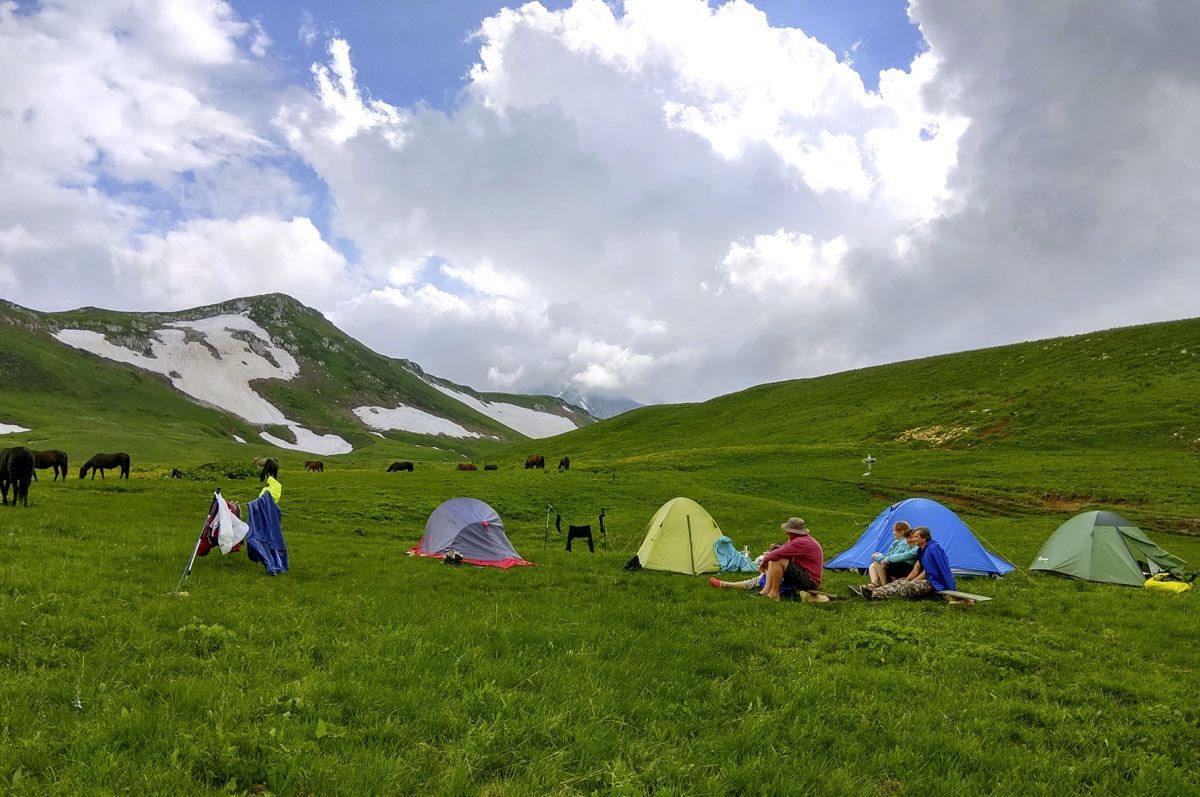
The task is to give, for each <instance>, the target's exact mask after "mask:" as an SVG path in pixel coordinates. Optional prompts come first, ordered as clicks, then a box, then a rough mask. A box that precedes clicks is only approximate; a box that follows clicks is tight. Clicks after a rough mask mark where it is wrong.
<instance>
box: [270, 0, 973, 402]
mask: <svg viewBox="0 0 1200 797" xmlns="http://www.w3.org/2000/svg"><path fill="white" fill-rule="evenodd" d="M479 39H480V42H481V50H480V62H479V64H477V65H476V66H475V67H474V68H473V69H472V70H471V73H470V82H469V84H468V86H467V90H466V91H465V93H464V94H463V95H462V98H461V104H460V105H459V106H458V107H457V108H455V109H454V110H453V111H452V112H450V113H444V112H441V111H436V110H432V109H429V108H424V107H417V108H413V109H400V108H394V107H392V106H390V105H387V104H386V103H384V102H383V101H381V100H370V101H368V100H367V99H365V97H366V96H367V90H366V89H364V88H362V87H360V86H359V85H358V84H357V81H356V78H355V73H354V69H353V65H352V63H351V61H350V55H349V54H350V50H349V48H348V46H347V45H345V44H344V43H339V42H337V41H335V42H334V44H333V45H332V46H331V47H330V50H329V53H330V55H329V61H328V63H327V64H323V65H319V66H317V67H315V68H314V73H315V74H316V75H317V83H316V85H315V88H314V90H313V92H312V93H311V95H310V96H309V97H307V98H297V99H296V101H295V102H292V103H291V104H289V105H288V106H287V107H286V108H285V109H284V110H283V111H282V112H281V113H280V114H279V115H278V116H277V124H278V125H279V126H280V129H281V131H283V133H284V135H285V136H286V137H287V139H288V140H289V142H290V143H291V144H292V146H293V147H294V148H295V150H296V151H297V152H298V153H300V154H301V155H302V156H303V157H304V158H305V160H306V162H307V163H308V164H309V165H310V166H311V167H312V168H314V169H315V170H316V171H317V172H318V173H319V174H320V175H321V177H322V179H323V180H324V181H325V182H326V183H327V184H328V185H329V187H330V189H331V191H332V192H333V195H334V196H335V197H336V200H337V208H338V212H337V216H336V218H335V223H336V227H337V232H338V234H339V235H343V236H345V237H347V238H349V239H351V240H353V241H354V243H355V246H356V247H357V249H358V251H359V252H361V253H362V267H363V270H364V272H365V273H366V274H368V275H374V277H375V279H377V280H380V281H386V282H388V283H390V284H389V285H387V286H386V287H376V288H375V289H374V290H373V291H372V292H370V293H367V294H364V295H363V296H362V297H360V298H359V299H356V300H354V301H352V302H348V303H346V304H344V305H343V306H341V307H340V308H338V309H337V310H336V311H334V313H333V314H332V315H333V316H334V317H335V320H338V321H339V322H341V323H343V324H344V325H345V327H346V328H347V329H348V330H349V331H350V332H351V333H352V334H355V335H357V336H360V337H361V338H362V339H364V341H365V342H367V343H368V345H371V346H373V347H375V348H379V349H382V350H384V351H390V352H394V353H396V354H400V355H402V356H416V357H418V358H419V359H420V361H421V362H422V364H423V365H424V366H425V367H427V368H429V369H431V370H433V371H434V372H435V373H439V374H445V375H446V376H448V377H449V378H453V379H456V380H457V381H464V382H467V383H469V384H470V383H474V384H479V383H482V382H484V381H485V379H486V380H488V381H489V382H491V383H492V384H496V381H495V379H496V377H497V376H498V375H500V374H512V373H516V372H517V369H518V368H523V370H522V371H521V373H522V376H521V377H520V378H519V379H518V380H516V381H515V382H514V383H513V388H514V389H521V388H522V387H524V388H525V389H532V388H535V387H538V386H542V385H547V384H563V383H566V382H570V381H576V382H582V383H586V384H588V385H589V386H591V387H593V388H595V389H601V390H607V391H617V390H628V391H631V392H632V393H634V394H635V395H636V396H637V397H638V398H643V399H651V400H661V399H682V398H695V397H696V396H697V394H698V393H699V394H701V395H706V394H712V393H715V392H721V391H722V390H725V389H729V388H730V387H735V386H736V387H740V386H742V385H743V384H746V383H749V382H750V381H752V380H755V377H754V376H751V375H750V374H749V373H748V372H747V369H745V368H743V367H740V366H738V365H737V364H736V363H735V362H734V361H738V360H745V356H744V352H743V337H745V336H749V335H754V334H757V332H756V330H758V329H760V328H765V327H770V326H771V325H772V324H771V322H772V319H773V318H775V317H779V318H786V317H788V316H790V314H792V313H793V312H796V309H797V308H796V305H797V303H799V304H800V312H804V311H805V307H809V306H811V307H812V308H813V314H814V315H819V314H820V313H821V312H828V310H823V309H822V308H821V306H820V303H821V302H826V301H828V300H829V298H830V296H834V295H836V296H838V297H842V298H845V297H848V296H852V295H853V294H854V291H855V289H854V287H853V285H852V284H851V283H852V282H853V280H854V275H853V274H848V273H846V272H845V269H844V268H843V266H842V263H843V260H844V259H845V256H846V251H847V249H848V246H849V244H848V242H850V241H854V242H855V243H856V245H857V244H862V245H865V246H884V245H892V244H891V242H892V241H893V240H894V239H895V238H896V237H897V236H900V235H902V234H905V233H906V232H907V231H908V230H909V229H910V227H911V225H912V224H913V223H914V222H917V221H919V220H922V219H923V218H924V216H923V215H922V214H923V213H925V212H931V211H932V210H933V209H936V208H937V207H939V206H940V205H939V203H940V201H941V196H942V194H943V192H944V191H945V173H946V171H947V169H948V168H949V167H950V165H951V164H953V159H954V148H953V140H954V134H953V131H954V130H957V128H955V127H954V125H953V124H952V123H951V122H948V121H947V120H951V121H953V120H954V119H955V117H954V116H953V115H952V114H947V113H943V112H938V113H934V112H932V111H929V110H923V109H922V107H921V105H920V102H919V99H920V86H921V85H923V84H924V83H925V82H928V81H929V80H931V79H932V76H933V75H934V74H935V73H936V59H935V58H934V57H933V56H929V57H926V58H925V60H924V62H923V63H924V66H923V68H922V70H921V71H919V72H918V73H915V75H914V76H912V77H909V78H908V79H907V80H901V79H900V78H899V77H895V78H893V79H892V80H891V82H889V83H887V84H886V85H885V86H884V88H883V89H882V90H881V92H880V93H872V92H868V91H866V90H865V89H864V88H863V85H862V81H861V80H860V79H859V78H858V76H857V75H856V74H855V73H854V72H853V71H852V70H851V69H850V68H849V67H848V66H846V65H845V64H842V63H839V62H838V59H837V57H836V56H835V55H834V54H833V53H832V52H831V51H829V49H828V48H827V47H825V46H824V45H822V44H821V43H819V42H817V41H815V40H814V39H812V38H810V37H808V36H806V35H805V34H803V33H802V32H801V31H798V30H780V29H773V28H771V27H770V26H769V25H768V23H767V20H766V17H765V16H764V15H763V14H761V13H760V12H758V11H757V10H756V9H754V8H753V7H751V6H749V5H748V4H746V3H743V2H734V3H730V4H727V5H725V6H722V7H720V8H719V9H716V10H713V9H710V8H709V7H708V6H707V5H706V4H705V3H704V2H701V1H700V0H670V2H642V1H636V0H635V1H632V2H628V3H626V4H625V6H624V13H623V14H620V15H617V14H615V13H614V12H613V10H612V9H611V8H610V7H609V6H608V5H606V4H604V3H602V2H599V1H598V0H580V1H579V2H576V3H575V4H574V5H573V6H571V7H570V8H568V9H565V10H563V11H561V12H551V11H547V10H546V9H544V8H542V7H540V6H538V5H536V4H532V5H526V6H524V7H522V8H520V9H519V10H505V11H503V12H501V13H499V14H497V15H496V16H495V17H493V18H491V19H489V20H486V21H485V22H484V23H483V24H482V25H481V28H480V32H479ZM893 97H894V99H893ZM938 126H940V127H939V129H943V130H950V131H951V132H948V133H946V134H945V135H943V136H940V137H939V140H935V141H936V143H935V141H926V140H923V138H922V134H921V133H922V130H923V129H924V130H928V129H932V128H933V127H938ZM884 134H886V135H884ZM902 147H908V148H910V150H911V152H913V153H918V152H919V153H921V154H922V157H923V158H924V164H925V167H926V171H928V170H932V171H934V172H937V171H938V170H939V169H940V173H941V178H940V179H938V178H937V177H936V175H935V176H934V177H930V176H929V175H928V174H927V173H926V171H921V172H920V173H917V172H916V171H915V170H913V169H912V168H911V167H910V163H911V158H910V159H906V158H904V157H900V156H898V155H896V152H897V151H898V150H900V148H902ZM773 230H778V231H780V232H779V233H772V232H771V231H773ZM776 238H778V243H777V244H773V241H775V240H776ZM748 242H749V243H748ZM806 247H807V248H806ZM784 250H787V251H784ZM796 255H803V257H802V258H801V259H799V260H797V259H796V257H795V256H796ZM785 256H786V257H788V258H791V259H790V260H786V261H785V260H781V259H780V258H782V257H785ZM431 262H437V263H440V264H441V265H439V266H437V267H436V268H433V269H432V272H436V273H431V268H430V266H429V264H430V263H431ZM701 283H707V284H710V285H711V284H717V285H720V284H722V283H727V284H729V285H735V286H737V287H739V288H742V289H743V290H736V291H725V290H717V291H706V290H703V289H702V288H700V287H699V286H700V284H701ZM813 288H819V290H806V289H813ZM772 291H775V293H772ZM785 300H786V307H785ZM368 308H369V309H368ZM385 308H386V309H385ZM745 314H753V316H754V320H753V321H751V322H748V323H747V322H742V321H734V320H733V319H738V318H741V317H743V316H744V315H745ZM634 319H653V322H646V323H642V322H640V321H637V320H634ZM464 324H471V325H474V326H473V327H472V329H471V330H470V331H469V332H468V331H466V330H465V329H464V326H463V325H464ZM396 327H402V328H403V329H405V330H406V333H407V334H405V335H404V336H403V337H401V338H398V337H397V336H396V335H395V334H394V332H393V331H392V330H393V329H394V328H396ZM585 340H588V341H591V340H599V341H607V342H608V343H609V344H610V345H612V346H614V347H616V349H617V350H619V351H624V352H627V353H629V354H628V359H627V360H625V361H624V362H623V364H621V363H622V361H621V360H620V358H617V359H616V360H613V359H612V358H611V357H608V356H607V350H605V351H603V352H602V351H601V350H598V349H594V348H590V347H584V349H583V350H581V349H580V346H579V344H580V341H585ZM583 351H591V352H592V354H593V355H594V357H595V359H588V358H587V356H586V354H584V353H581V352H583ZM684 351H686V352H688V355H687V357H681V356H680V355H679V353H680V352H684ZM414 352H420V354H414ZM693 360H711V361H714V362H721V363H724V362H726V361H729V363H730V367H718V368H716V369H714V370H712V371H711V372H710V373H709V375H695V376H690V377H689V376H687V375H685V374H684V373H683V371H684V368H685V367H686V366H685V362H687V361H693ZM643 362H645V363H658V364H659V366H658V367H655V368H650V367H634V366H633V364H635V363H643ZM663 363H666V365H663ZM805 365H806V363H805V362H804V360H803V359H800V360H796V359H791V358H789V359H787V360H786V362H783V363H781V364H780V366H779V369H780V370H782V371H783V372H784V373H788V372H789V369H790V370H791V372H795V371H797V370H800V369H802V368H804V367H805ZM492 369H494V370H492ZM701 370H704V369H701ZM489 374H490V376H489ZM715 374H720V375H719V376H716V375H715ZM776 374H777V372H776V371H775V370H772V373H771V376H772V377H775V376H776Z"/></svg>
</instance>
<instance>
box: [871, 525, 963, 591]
mask: <svg viewBox="0 0 1200 797" xmlns="http://www.w3.org/2000/svg"><path fill="white" fill-rule="evenodd" d="M908 541H909V542H911V543H912V544H914V545H916V546H917V547H918V548H920V549H921V553H920V554H919V555H918V558H917V564H916V565H915V566H914V567H913V569H912V572H911V573H909V574H908V575H907V576H905V577H904V578H902V579H899V580H897V581H892V582H890V583H888V584H884V585H883V586H881V587H873V586H871V585H870V584H864V585H863V586H861V587H851V589H852V590H853V591H854V592H856V593H857V594H859V595H861V596H863V597H864V598H866V599H867V600H885V599H887V598H921V597H924V596H926V595H932V594H933V593H935V592H941V591H942V590H947V589H954V573H952V572H951V571H950V560H949V559H948V558H947V557H946V551H945V549H943V548H942V546H941V545H939V544H938V543H937V541H936V540H934V539H933V535H932V534H931V533H930V531H929V528H928V527H926V526H918V527H917V528H915V529H913V530H912V531H911V532H910V533H909V535H908Z"/></svg>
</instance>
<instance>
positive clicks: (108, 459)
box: [79, 452, 129, 479]
mask: <svg viewBox="0 0 1200 797" xmlns="http://www.w3.org/2000/svg"><path fill="white" fill-rule="evenodd" d="M112 468H120V469H121V475H120V476H118V477H117V478H118V479H120V478H125V479H128V478H129V455H128V454H126V453H124V452H119V453H116V454H97V455H96V456H94V457H92V458H91V459H89V460H88V461H87V462H85V463H83V467H82V468H80V469H79V478H81V479H86V478H87V475H88V471H89V470H90V471H91V472H92V478H93V479H94V478H96V471H100V478H101V479H103V478H104V471H106V470H110V469H112Z"/></svg>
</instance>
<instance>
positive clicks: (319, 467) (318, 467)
mask: <svg viewBox="0 0 1200 797" xmlns="http://www.w3.org/2000/svg"><path fill="white" fill-rule="evenodd" d="M304 469H305V470H310V471H312V472H313V473H324V472H325V463H323V462H321V460H319V459H309V460H305V462H304Z"/></svg>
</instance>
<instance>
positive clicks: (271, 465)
mask: <svg viewBox="0 0 1200 797" xmlns="http://www.w3.org/2000/svg"><path fill="white" fill-rule="evenodd" d="M254 464H255V465H261V466H262V473H260V474H258V480H259V481H260V482H261V481H266V478H267V477H268V476H270V477H271V478H272V479H278V478H279V460H277V459H275V458H274V457H259V458H258V459H256V460H254Z"/></svg>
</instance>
